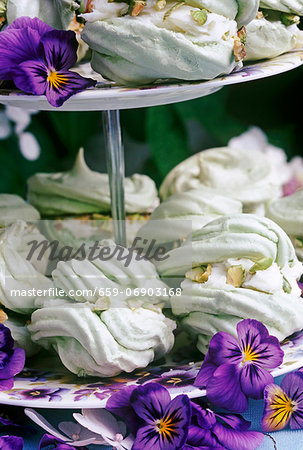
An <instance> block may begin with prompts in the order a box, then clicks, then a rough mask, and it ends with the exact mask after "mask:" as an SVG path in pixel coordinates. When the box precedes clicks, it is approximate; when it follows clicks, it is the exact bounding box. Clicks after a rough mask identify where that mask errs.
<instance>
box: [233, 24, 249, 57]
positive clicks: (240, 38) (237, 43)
mask: <svg viewBox="0 0 303 450" xmlns="http://www.w3.org/2000/svg"><path fill="white" fill-rule="evenodd" d="M245 43H246V29H245V27H242V28H240V30H239V31H238V33H237V36H235V37H234V55H235V60H236V62H239V61H242V59H244V58H245V56H246V51H245Z"/></svg>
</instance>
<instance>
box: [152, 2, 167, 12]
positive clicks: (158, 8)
mask: <svg viewBox="0 0 303 450" xmlns="http://www.w3.org/2000/svg"><path fill="white" fill-rule="evenodd" d="M165 6H166V0H157V2H156V3H155V5H154V8H155V10H156V11H161V9H163V8H165Z"/></svg>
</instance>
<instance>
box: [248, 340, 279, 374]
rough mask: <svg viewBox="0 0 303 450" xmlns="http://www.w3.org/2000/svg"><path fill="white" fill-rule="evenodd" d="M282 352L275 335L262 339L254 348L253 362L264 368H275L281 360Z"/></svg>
mask: <svg viewBox="0 0 303 450" xmlns="http://www.w3.org/2000/svg"><path fill="white" fill-rule="evenodd" d="M283 357H284V352H283V350H282V349H281V346H280V342H279V340H278V339H277V338H276V337H275V336H269V337H268V338H266V339H264V340H263V341H262V342H261V343H260V344H259V345H258V346H257V347H256V348H255V359H254V362H255V363H257V364H258V365H260V366H262V367H264V368H266V369H275V368H276V367H279V366H280V365H281V364H282V362H283Z"/></svg>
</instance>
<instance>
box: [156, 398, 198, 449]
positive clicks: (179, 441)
mask: <svg viewBox="0 0 303 450" xmlns="http://www.w3.org/2000/svg"><path fill="white" fill-rule="evenodd" d="M190 419H191V404H190V400H189V398H188V396H187V395H178V396H177V397H175V398H174V399H173V400H172V401H171V402H170V404H169V405H168V407H167V408H166V411H165V414H164V417H163V419H162V421H161V424H162V432H161V433H160V440H161V442H162V448H163V449H165V450H174V449H176V448H182V447H183V445H184V444H185V442H186V439H187V434H188V427H189V423H190Z"/></svg>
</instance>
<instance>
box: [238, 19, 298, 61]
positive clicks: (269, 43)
mask: <svg viewBox="0 0 303 450" xmlns="http://www.w3.org/2000/svg"><path fill="white" fill-rule="evenodd" d="M246 32H247V38H246V45H245V49H246V60H248V61H253V60H258V59H265V58H274V57H275V56H278V55H281V54H282V53H285V52H288V51H290V50H292V49H294V48H296V47H298V48H299V47H301V46H302V40H303V38H302V35H303V33H302V31H300V30H299V28H298V27H297V25H291V26H285V25H284V24H283V23H282V22H281V20H280V17H279V16H276V15H275V14H274V15H273V17H268V18H264V17H262V18H257V19H255V20H253V21H252V22H250V23H249V24H248V25H247V27H246Z"/></svg>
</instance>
